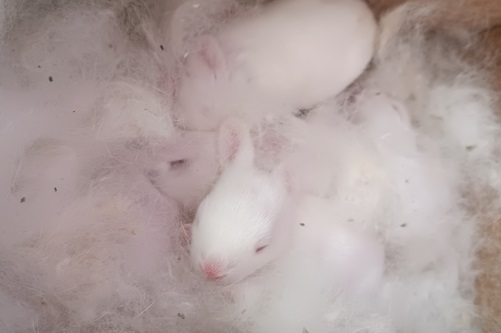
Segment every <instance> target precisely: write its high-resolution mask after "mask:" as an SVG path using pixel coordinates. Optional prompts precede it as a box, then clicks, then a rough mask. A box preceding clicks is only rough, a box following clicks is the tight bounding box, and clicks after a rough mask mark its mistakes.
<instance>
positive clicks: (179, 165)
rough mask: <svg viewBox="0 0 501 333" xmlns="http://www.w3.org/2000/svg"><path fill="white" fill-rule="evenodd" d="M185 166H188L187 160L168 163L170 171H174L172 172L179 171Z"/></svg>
mask: <svg viewBox="0 0 501 333" xmlns="http://www.w3.org/2000/svg"><path fill="white" fill-rule="evenodd" d="M187 164H188V160H186V159H182V160H176V161H171V162H170V167H171V169H174V170H175V169H181V168H184V167H186V165H187Z"/></svg>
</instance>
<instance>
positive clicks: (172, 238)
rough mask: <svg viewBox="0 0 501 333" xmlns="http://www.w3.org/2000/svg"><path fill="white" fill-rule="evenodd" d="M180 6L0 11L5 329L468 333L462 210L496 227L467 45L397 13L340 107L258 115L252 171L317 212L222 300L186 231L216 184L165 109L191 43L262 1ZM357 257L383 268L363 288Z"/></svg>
mask: <svg viewBox="0 0 501 333" xmlns="http://www.w3.org/2000/svg"><path fill="white" fill-rule="evenodd" d="M178 5H179V2H177V1H155V0H149V1H144V2H136V1H134V0H130V1H125V2H123V1H122V2H119V3H118V2H115V1H106V0H102V1H97V0H96V1H91V2H86V3H82V2H80V1H72V0H67V1H60V2H57V3H56V2H53V1H45V0H37V1H30V2H27V1H21V2H20V1H15V0H4V1H3V2H0V8H2V9H3V10H0V26H1V30H0V38H1V40H0V47H1V49H0V159H1V160H2V163H1V166H0V184H1V186H0V231H1V232H0V247H1V248H0V268H1V271H0V331H2V332H59V331H61V332H63V331H64V332H89V333H94V332H117V333H125V332H179V333H184V332H186V333H188V332H189V333H196V332H259V333H262V332H270V333H271V332H301V331H303V330H305V331H308V332H311V333H314V332H359V331H363V332H374V333H375V332H402V331H404V332H426V333H435V332H437V333H439V332H440V333H442V332H465V333H466V332H468V333H470V332H476V331H478V325H477V319H478V316H477V313H476V308H475V305H474V296H475V290H474V279H475V277H476V273H477V272H476V271H475V269H474V260H475V251H476V247H477V244H478V242H480V241H481V239H479V237H478V235H477V228H478V223H479V218H480V217H479V215H478V214H477V213H476V211H475V206H474V205H472V202H475V200H480V199H482V198H484V197H487V196H490V197H491V198H493V199H491V200H492V201H491V202H492V204H491V207H490V209H489V210H488V211H487V212H483V214H484V215H485V214H487V215H490V216H497V214H498V213H499V210H498V208H497V207H499V203H498V201H499V195H498V194H499V191H500V190H501V179H500V176H499V171H498V170H499V157H498V156H500V155H499V147H498V143H497V142H499V139H500V137H499V136H500V128H499V124H498V122H497V120H496V119H495V118H494V115H493V112H492V108H493V102H492V95H491V92H490V90H489V88H488V87H487V86H486V85H485V82H484V80H485V73H482V72H481V71H479V70H478V69H476V68H472V67H469V66H467V65H466V63H465V62H464V61H463V59H462V55H463V54H464V53H465V52H466V51H467V47H468V45H474V42H475V41H474V39H473V38H472V37H471V36H469V35H468V34H467V33H459V34H458V32H457V31H455V32H454V33H453V34H449V33H448V31H440V32H435V33H433V34H431V33H428V32H427V31H426V29H425V28H423V27H421V26H420V24H419V23H420V22H421V20H422V19H421V18H422V17H423V16H426V15H427V11H426V10H427V9H426V8H424V9H423V8H422V7H419V6H418V7H412V6H408V7H402V8H400V9H397V11H396V12H391V13H389V14H388V16H387V17H385V18H383V20H382V21H381V25H380V34H379V36H380V38H379V43H378V45H377V47H376V51H375V55H374V58H373V60H372V63H371V64H370V66H369V67H368V68H367V70H366V71H365V72H364V74H363V75H362V76H360V77H359V78H358V79H357V80H356V81H355V82H353V84H352V85H350V86H349V87H347V88H346V89H345V90H344V91H343V92H342V93H341V94H339V95H337V96H335V97H334V98H332V99H331V100H329V101H326V102H324V103H322V104H320V105H318V106H317V107H315V108H313V109H312V110H310V111H309V112H305V113H304V114H296V115H294V114H287V115H283V114H281V115H280V116H279V117H277V118H275V119H270V118H268V117H266V118H265V117H262V118H257V119H256V117H255V115H252V116H253V117H250V118H249V119H251V118H252V122H250V121H249V122H247V123H246V125H247V127H248V129H249V135H250V137H251V138H252V140H253V147H254V149H255V164H254V167H256V168H259V169H260V170H262V171H263V172H272V171H273V170H274V169H275V167H276V166H277V165H278V164H283V165H286V166H287V170H289V172H290V173H291V174H292V175H293V179H294V180H295V184H294V186H295V189H299V190H300V191H301V192H302V193H307V195H308V197H312V198H315V199H313V200H312V201H311V202H310V201H308V200H305V201H301V205H298V206H299V207H303V208H302V210H299V212H298V213H297V214H296V215H294V216H292V217H291V221H296V220H295V219H300V221H299V220H298V221H297V223H294V229H293V233H292V234H293V235H294V236H293V237H291V239H290V243H289V244H288V246H287V247H286V248H285V250H286V251H285V252H284V254H283V255H281V256H280V257H278V258H276V260H273V261H272V262H271V263H270V264H269V265H266V267H265V269H263V270H260V271H259V272H258V273H257V274H255V275H253V276H252V277H251V278H249V279H245V280H243V281H241V282H240V283H235V284H231V285H227V286H221V285H219V284H217V283H212V282H209V281H206V280H205V279H204V278H203V277H202V276H200V275H199V274H197V273H196V272H195V270H194V269H193V267H192V262H191V259H190V253H189V252H190V246H189V244H186V243H187V236H188V235H187V234H186V229H185V227H184V224H186V223H191V222H192V220H193V219H194V216H195V213H196V210H197V207H198V205H199V204H200V202H201V201H202V200H203V198H204V197H205V196H206V195H207V194H208V193H209V192H210V190H211V189H212V188H213V186H214V184H217V182H218V180H219V176H220V174H221V173H223V172H224V167H223V166H222V165H221V163H220V151H219V150H218V148H219V146H218V139H217V131H206V132H202V131H183V130H181V129H180V128H179V125H180V124H179V123H178V119H177V118H176V117H175V113H176V112H178V111H177V110H173V108H175V103H174V97H175V96H176V87H177V86H178V83H179V78H180V69H181V68H182V65H183V61H182V59H183V55H184V53H185V51H186V47H187V46H189V45H191V44H190V43H194V42H195V41H196V39H197V37H199V36H201V35H202V34H205V33H210V32H214V31H217V30H218V29H221V28H222V27H224V23H226V22H228V21H229V19H230V18H234V17H238V16H239V15H242V16H245V15H250V14H252V13H254V12H255V11H256V8H257V7H256V6H259V4H258V3H257V2H254V1H253V2H250V1H248V2H243V1H240V2H238V1H232V0H220V1H203V2H202V1H201V2H200V3H199V2H196V1H184V2H183V3H182V7H178ZM176 8H180V9H179V10H177V11H175V10H174V9H176ZM465 45H466V46H465ZM252 97H253V98H254V97H255V96H254V95H252ZM194 98H196V96H194ZM261 102H262V101H261ZM261 102H260V103H261ZM260 103H256V104H257V105H258V106H261V107H266V105H265V104H264V102H263V103H261V104H263V105H260ZM270 110H273V108H272V107H270ZM174 111H176V112H174ZM260 111H262V110H260ZM223 165H224V164H223ZM271 174H273V173H271ZM242 177H245V175H244V174H242ZM317 199H318V200H317ZM228 200H229V201H228V202H230V203H231V197H229V198H228ZM304 221H306V222H304ZM331 221H334V222H335V223H332V224H331ZM230 222H231V221H230ZM235 223H237V222H235ZM300 223H303V224H304V225H301V224H300ZM310 225H312V226H313V225H314V226H318V229H315V228H316V227H314V228H313V229H308V228H309V227H310ZM352 227H355V229H352ZM352 230H356V232H355V233H354V232H353V231H352ZM358 231H360V232H364V233H367V234H368V235H370V236H367V237H369V238H370V241H367V242H366V241H365V240H364V239H365V238H358V236H356V237H355V236H353V237H352V235H354V234H355V235H358V233H357V232H358ZM364 235H365V234H364ZM364 237H365V236H364ZM353 240H354V241H353ZM373 240H374V241H375V242H377V244H380V245H381V246H382V248H383V251H384V258H383V259H384V267H383V272H382V273H381V275H380V280H377V279H374V280H372V279H369V280H371V281H369V282H371V283H367V284H365V280H364V279H362V277H366V276H372V275H371V274H372V273H374V274H375V275H374V276H376V275H378V274H379V273H378V272H379V271H378V269H377V268H378V267H377V266H376V267H374V266H371V265H373V264H374V263H375V262H377V260H378V258H377V256H374V257H370V256H367V255H365V254H364V253H366V252H364V250H366V249H373V248H372V247H371V246H372V244H375V243H372V241H373ZM343 242H346V243H343ZM357 242H359V243H357ZM343 244H348V246H346V247H343ZM354 244H355V245H356V246H359V249H360V252H356V251H355V252H353V251H352V252H350V251H349V248H350V245H354ZM357 244H358V245H357ZM343 251H346V253H348V254H350V255H353V256H352V257H349V258H352V259H351V260H347V261H343V258H342V256H340V253H341V254H342V253H344V252H343ZM353 253H355V254H353ZM357 253H361V255H359V256H358V257H357ZM370 253H375V252H374V251H371V252H370ZM371 268H374V270H371ZM376 273H377V274H376ZM350 274H351V275H350ZM376 280H377V281H376ZM348 282H353V284H349V283H348ZM364 288H366V289H364Z"/></svg>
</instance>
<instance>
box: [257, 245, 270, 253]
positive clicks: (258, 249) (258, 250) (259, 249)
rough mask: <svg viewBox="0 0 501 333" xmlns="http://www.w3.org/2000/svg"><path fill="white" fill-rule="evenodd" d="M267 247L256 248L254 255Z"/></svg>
mask: <svg viewBox="0 0 501 333" xmlns="http://www.w3.org/2000/svg"><path fill="white" fill-rule="evenodd" d="M267 247H268V245H263V246H260V247H258V248H256V253H259V252H261V251H263V250H264V249H266V248H267Z"/></svg>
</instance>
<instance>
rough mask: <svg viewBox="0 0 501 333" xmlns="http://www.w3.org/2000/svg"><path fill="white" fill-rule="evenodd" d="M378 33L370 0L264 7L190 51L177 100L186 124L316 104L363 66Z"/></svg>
mask: <svg viewBox="0 0 501 333" xmlns="http://www.w3.org/2000/svg"><path fill="white" fill-rule="evenodd" d="M375 36H376V23H375V19H374V17H373V15H372V13H371V11H370V10H369V8H368V7H367V6H366V4H365V3H364V2H363V1H359V0H336V1H318V0H313V1H302V0H299V1H298V0H291V1H282V0H280V1H275V2H272V3H271V4H268V5H265V6H264V7H263V8H262V10H260V11H258V12H257V13H255V14H252V15H250V16H249V17H243V18H239V19H237V20H233V21H232V22H230V23H229V24H227V25H225V26H224V27H222V28H221V29H220V31H218V32H217V34H216V35H215V36H214V37H212V36H209V37H202V38H200V39H199V41H198V44H197V43H196V44H195V45H194V46H193V49H192V50H188V51H187V52H188V53H187V54H186V59H184V60H183V62H184V63H185V65H184V66H183V67H182V68H181V78H180V82H179V86H178V91H177V98H176V101H177V103H176V106H177V108H179V109H178V113H177V114H178V118H179V121H180V124H181V126H183V127H187V128H191V129H214V128H215V127H217V125H218V121H220V120H221V119H222V118H223V117H224V116H226V115H235V114H239V115H246V117H249V115H250V113H251V112H257V113H259V114H261V115H262V114H277V113H286V114H287V113H289V114H290V113H294V112H297V111H298V110H299V109H302V108H311V107H313V106H315V105H316V104H318V103H321V102H323V101H325V100H327V99H328V98H330V97H332V96H334V95H336V94H338V93H340V92H341V91H342V90H344V89H345V88H346V87H347V86H348V85H349V84H351V83H352V82H353V81H354V80H355V79H356V78H357V77H358V76H359V75H360V74H361V73H362V72H363V71H364V69H365V67H366V66H367V64H368V63H369V61H370V59H371V58H372V52H373V48H374V43H375ZM193 96H197V97H196V98H193ZM263 101H265V102H266V103H267V104H268V106H266V104H264V103H263ZM270 106H271V107H270ZM280 110H283V111H280ZM256 117H257V115H256V116H254V117H253V118H254V119H255V118H256Z"/></svg>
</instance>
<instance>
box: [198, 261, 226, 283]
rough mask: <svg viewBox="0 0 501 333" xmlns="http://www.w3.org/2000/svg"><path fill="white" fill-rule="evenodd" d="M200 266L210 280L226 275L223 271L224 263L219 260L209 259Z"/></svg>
mask: <svg viewBox="0 0 501 333" xmlns="http://www.w3.org/2000/svg"><path fill="white" fill-rule="evenodd" d="M200 268H201V269H202V272H203V273H204V274H205V276H206V277H207V279H209V280H219V279H221V278H222V277H224V275H223V274H222V273H221V271H222V265H221V264H220V263H219V262H216V261H207V262H204V263H202V264H200Z"/></svg>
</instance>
